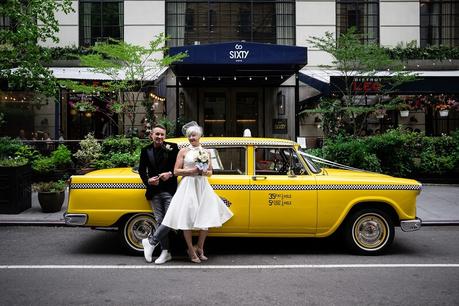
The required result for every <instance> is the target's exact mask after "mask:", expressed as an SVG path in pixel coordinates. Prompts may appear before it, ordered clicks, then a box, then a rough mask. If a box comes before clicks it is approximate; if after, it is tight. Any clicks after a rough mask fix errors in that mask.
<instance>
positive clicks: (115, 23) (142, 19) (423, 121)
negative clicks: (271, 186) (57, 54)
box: [1, 0, 459, 147]
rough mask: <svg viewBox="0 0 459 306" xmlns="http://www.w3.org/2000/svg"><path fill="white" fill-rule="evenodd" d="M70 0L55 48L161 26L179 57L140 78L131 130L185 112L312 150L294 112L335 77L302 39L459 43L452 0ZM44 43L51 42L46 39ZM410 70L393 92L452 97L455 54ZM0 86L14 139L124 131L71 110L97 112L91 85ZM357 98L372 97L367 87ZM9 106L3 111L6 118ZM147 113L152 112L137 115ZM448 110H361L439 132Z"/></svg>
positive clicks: (61, 69)
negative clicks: (358, 36)
mask: <svg viewBox="0 0 459 306" xmlns="http://www.w3.org/2000/svg"><path fill="white" fill-rule="evenodd" d="M72 3H73V7H74V9H75V12H73V13H70V14H68V15H64V14H63V13H58V14H57V15H56V16H57V18H58V20H59V23H60V31H59V32H58V33H57V35H58V37H59V39H60V42H59V44H58V46H62V47H63V46H71V45H75V46H91V45H94V44H96V43H99V42H101V41H107V39H108V38H109V37H110V38H114V39H122V40H124V41H126V42H128V43H132V44H137V45H142V46H147V45H148V42H149V41H151V40H152V39H153V38H154V36H155V35H158V34H160V33H166V35H168V36H169V37H170V39H169V41H168V42H167V44H168V47H169V48H170V50H169V52H171V53H172V54H176V53H178V52H186V53H187V54H188V56H187V57H186V58H185V59H184V60H183V61H181V62H177V63H174V64H172V65H171V66H170V67H169V69H165V70H161V71H160V73H158V74H157V75H155V77H154V79H152V80H151V88H152V91H151V94H150V93H147V94H146V95H145V99H152V101H150V102H152V103H151V104H152V105H153V106H152V107H151V108H150V109H142V110H140V111H139V114H138V116H137V118H138V119H137V121H136V133H138V134H140V132H141V131H144V130H145V128H146V127H145V123H146V121H145V120H144V119H145V118H146V117H152V118H156V119H159V118H161V117H167V118H168V119H169V120H171V121H174V122H177V123H178V125H181V124H183V123H184V122H186V121H190V120H195V121H197V122H198V123H199V124H200V125H202V126H203V127H204V130H205V134H206V135H208V136H222V135H223V136H239V135H242V134H243V132H244V130H246V129H250V131H251V133H252V136H260V137H281V138H288V139H293V140H296V139H297V138H298V137H302V138H304V139H305V142H306V144H307V146H309V147H311V146H316V145H317V143H319V142H318V141H319V140H320V139H322V138H323V132H322V130H321V126H320V120H321V118H320V115H309V116H298V113H299V112H300V111H301V110H302V109H303V108H304V107H307V105H308V104H309V103H310V102H311V101H319V99H320V97H326V96H327V95H330V94H334V93H333V88H334V87H336V86H335V85H334V84H335V83H336V80H337V79H339V75H336V74H334V73H333V72H331V73H330V72H329V71H326V70H324V69H323V68H322V67H321V65H323V64H330V63H331V61H332V58H331V57H330V55H329V54H327V53H325V52H323V51H321V50H318V49H315V48H312V47H311V46H310V43H309V42H308V39H310V38H311V37H314V36H318V37H320V36H323V35H324V33H325V32H327V31H328V32H333V33H336V34H337V35H339V33H343V32H345V31H346V30H347V29H348V28H349V27H351V26H354V27H356V29H357V31H358V32H359V33H362V34H364V35H363V36H362V37H364V40H365V41H366V42H375V43H378V44H380V45H381V46H388V47H390V46H396V45H397V44H399V43H401V42H404V43H407V42H410V41H413V40H414V41H417V45H418V46H421V47H423V46H428V45H433V46H435V45H443V46H449V47H456V46H457V45H458V41H459V35H458V28H459V27H458V26H459V25H457V24H455V22H456V20H457V15H458V5H457V4H456V3H455V1H425V0H420V1H411V0H406V1H404V0H402V1H389V0H363V1H345V0H322V1H312V0H311V1H309V0H303V1H291V0H270V1H269V0H264V1H254V0H252V1H179V0H165V1H156V0H146V1H131V0H124V1H122V0H120V1H112V0H110V1H105V0H97V1H96V0H80V1H73V2H72ZM429 16H430V17H432V16H435V18H430V17H429ZM445 21H448V22H445ZM43 45H45V46H49V47H55V46H56V45H55V44H52V43H51V42H49V43H48V42H46V43H43ZM445 63H446V64H445ZM440 64H442V65H440ZM443 64H444V65H443ZM51 69H53V72H54V73H55V76H56V77H57V78H60V79H73V80H80V81H82V82H86V83H87V84H91V83H95V84H96V83H98V82H103V81H104V77H103V76H100V75H97V74H95V73H92V72H91V71H90V70H88V69H87V68H83V67H77V66H75V65H74V64H73V63H72V62H67V63H60V64H59V65H55V66H54V67H52V68H51ZM409 69H412V70H413V71H415V70H418V71H421V72H422V71H425V72H428V73H427V74H426V75H424V76H423V81H421V83H418V84H419V85H417V89H416V88H414V89H413V88H411V89H410V90H409V91H406V92H403V93H399V94H403V95H405V96H407V97H409V99H417V98H416V97H419V96H422V95H425V96H429V97H430V96H432V97H435V96H440V95H450V96H451V98H455V97H456V95H457V92H456V89H455V88H445V86H444V84H445V82H446V83H448V84H454V83H456V84H457V80H458V77H459V72H458V70H457V69H459V65H458V63H457V59H454V58H450V59H445V60H444V63H439V62H438V61H437V62H436V63H435V61H427V62H422V63H421V64H418V65H413V66H410V67H409ZM158 71H159V70H158ZM429 73H430V75H429ZM356 77H359V76H356ZM363 82H368V81H366V80H363ZM366 86H368V84H367V85H366ZM452 87H455V86H453V85H452ZM427 88H428V89H429V90H426V89H427ZM3 93H4V94H3V95H2V97H1V101H2V102H1V107H2V111H4V112H5V114H6V117H7V118H6V119H7V123H6V125H5V128H4V129H2V134H3V135H5V134H9V135H10V136H16V135H18V131H19V130H21V129H25V130H26V134H27V135H32V134H31V133H36V132H37V131H39V132H41V133H44V132H45V131H46V132H47V133H48V134H49V136H50V137H51V138H53V139H57V138H58V137H59V135H60V134H61V133H63V136H64V138H65V139H77V138H82V137H84V134H85V133H87V132H89V131H93V132H94V133H95V134H96V136H97V137H100V138H102V137H105V136H106V135H107V133H106V130H107V129H105V132H104V126H106V124H105V122H106V121H107V119H108V121H109V122H111V123H110V124H109V129H108V130H109V131H110V132H109V133H108V134H114V133H121V132H124V133H126V132H128V131H127V130H126V129H127V127H124V126H123V127H119V126H117V125H116V124H114V123H119V122H120V118H116V116H114V117H111V118H106V114H105V113H103V112H98V111H94V112H82V111H79V110H78V109H75V108H73V107H72V105H74V104H75V103H74V102H75V101H78V100H81V99H87V100H90V101H91V102H94V103H95V104H97V106H98V109H101V110H103V109H104V108H106V106H107V105H106V104H104V103H106V102H103V101H100V100H98V97H97V93H95V94H94V95H92V96H90V97H87V96H82V95H80V94H79V93H75V92H69V91H68V90H65V89H61V90H60V92H59V95H58V96H56V97H48V98H46V99H42V100H43V103H40V104H39V106H38V107H37V106H35V104H36V103H28V102H33V100H34V99H35V98H34V97H28V96H27V93H17V92H15V91H14V90H10V89H8V88H3ZM363 96H367V97H366V100H367V101H370V103H371V101H372V94H370V93H368V94H363ZM116 98H119V97H114V99H116ZM19 101H20V102H19ZM7 103H9V104H7ZM19 103H22V104H19ZM6 105H8V109H6V108H5V107H6ZM26 105H28V106H26ZM10 106H11V107H10ZM5 109H6V110H5ZM12 109H14V111H11V110H12ZM20 109H22V110H23V111H21V110H20ZM10 111H11V112H13V113H14V114H13V115H11V114H9V113H10ZM148 112H152V113H153V116H146V115H147V113H148ZM456 116H457V114H456V113H455V112H453V111H451V112H450V114H449V115H448V117H446V118H445V117H440V116H439V114H438V112H436V111H432V112H430V113H429V111H427V110H412V112H411V115H409V117H401V116H399V114H398V113H397V112H391V113H390V115H388V116H386V118H385V119H384V120H383V122H382V123H381V120H379V119H378V118H371V119H369V120H370V121H369V123H368V124H369V129H371V130H373V131H374V130H376V129H377V128H378V126H379V127H380V128H382V129H384V128H388V127H391V126H396V125H398V124H403V125H406V126H410V127H411V128H413V129H419V130H421V131H426V132H428V133H431V134H433V135H438V134H441V133H450V132H451V131H452V130H454V129H456V128H457V118H456ZM8 118H9V120H8ZM389 118H390V119H389ZM177 130H178V129H177ZM129 132H133V131H129ZM28 137H29V136H28Z"/></svg>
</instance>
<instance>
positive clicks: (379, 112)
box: [375, 108, 386, 119]
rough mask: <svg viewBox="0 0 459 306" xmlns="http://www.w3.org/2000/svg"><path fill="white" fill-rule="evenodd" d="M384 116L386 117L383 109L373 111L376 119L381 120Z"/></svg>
mask: <svg viewBox="0 0 459 306" xmlns="http://www.w3.org/2000/svg"><path fill="white" fill-rule="evenodd" d="M385 115H386V109H384V108H377V109H375V116H376V118H378V119H382V118H384V116H385Z"/></svg>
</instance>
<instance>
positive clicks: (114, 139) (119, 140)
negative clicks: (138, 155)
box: [102, 135, 147, 154]
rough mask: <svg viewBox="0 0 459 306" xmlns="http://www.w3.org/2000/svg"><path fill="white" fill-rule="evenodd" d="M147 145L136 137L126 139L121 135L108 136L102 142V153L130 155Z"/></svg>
mask: <svg viewBox="0 0 459 306" xmlns="http://www.w3.org/2000/svg"><path fill="white" fill-rule="evenodd" d="M145 143H147V142H146V141H145V140H142V139H139V138H138V137H133V138H128V137H125V136H123V135H115V136H110V137H108V138H106V139H104V141H103V142H102V153H104V154H107V153H110V152H116V153H130V152H132V151H135V150H136V148H138V147H140V146H143V145H144V144H145Z"/></svg>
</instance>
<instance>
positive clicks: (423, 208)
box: [0, 184, 459, 225]
mask: <svg viewBox="0 0 459 306" xmlns="http://www.w3.org/2000/svg"><path fill="white" fill-rule="evenodd" d="M417 208H418V209H417V215H418V217H419V218H421V219H422V221H423V224H424V225H442V224H457V225H459V185H428V184H426V185H424V186H423V190H422V192H421V195H420V196H419V197H418V201H417ZM66 209H67V194H66V199H65V202H64V205H63V206H62V209H61V211H60V212H56V213H43V212H42V211H41V208H40V204H38V197H37V193H32V207H31V208H30V209H27V210H25V211H23V212H22V213H20V214H17V215H4V214H0V225H64V217H63V214H64V212H65V210H66Z"/></svg>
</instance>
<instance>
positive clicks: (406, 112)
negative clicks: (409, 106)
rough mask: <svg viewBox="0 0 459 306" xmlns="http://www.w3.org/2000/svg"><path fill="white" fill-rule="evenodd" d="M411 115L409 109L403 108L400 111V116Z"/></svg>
mask: <svg viewBox="0 0 459 306" xmlns="http://www.w3.org/2000/svg"><path fill="white" fill-rule="evenodd" d="M409 115H410V111H409V110H401V111H400V117H402V118H406V117H408V116H409Z"/></svg>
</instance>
